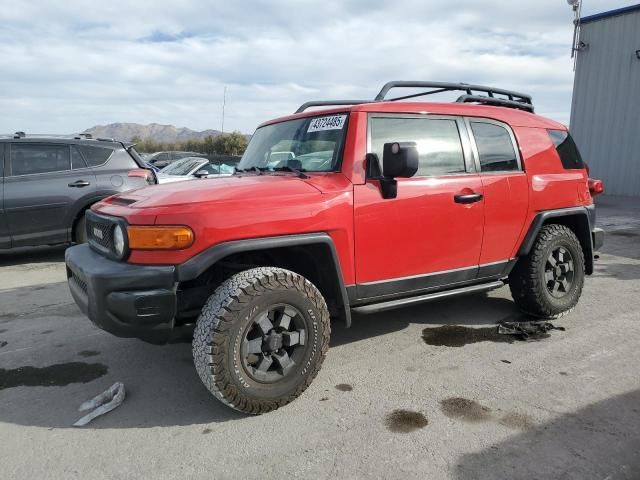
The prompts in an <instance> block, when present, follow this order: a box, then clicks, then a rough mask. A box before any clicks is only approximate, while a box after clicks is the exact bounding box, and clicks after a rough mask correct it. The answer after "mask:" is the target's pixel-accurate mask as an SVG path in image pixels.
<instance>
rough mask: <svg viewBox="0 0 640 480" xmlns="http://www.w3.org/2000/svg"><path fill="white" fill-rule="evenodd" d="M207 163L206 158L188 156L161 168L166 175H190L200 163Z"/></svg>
mask: <svg viewBox="0 0 640 480" xmlns="http://www.w3.org/2000/svg"><path fill="white" fill-rule="evenodd" d="M202 163H207V161H206V160H205V159H202V158H194V157H187V158H182V159H180V160H178V161H177V162H173V163H172V164H171V165H168V166H166V167H164V168H163V169H162V170H160V172H161V173H163V174H165V175H188V174H189V173H190V172H191V170H193V169H194V168H196V167H197V166H198V165H199V164H202Z"/></svg>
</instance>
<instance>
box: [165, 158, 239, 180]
mask: <svg viewBox="0 0 640 480" xmlns="http://www.w3.org/2000/svg"><path fill="white" fill-rule="evenodd" d="M233 171H234V170H233V166H231V165H227V164H225V163H221V164H216V163H211V162H210V161H209V160H207V159H206V158H203V157H185V158H181V159H180V160H177V161H175V162H173V163H172V164H171V165H167V166H166V167H164V168H163V169H162V170H160V171H159V172H158V173H157V174H156V176H157V177H158V183H171V182H181V181H184V180H193V179H195V178H209V177H219V176H226V175H232V174H233Z"/></svg>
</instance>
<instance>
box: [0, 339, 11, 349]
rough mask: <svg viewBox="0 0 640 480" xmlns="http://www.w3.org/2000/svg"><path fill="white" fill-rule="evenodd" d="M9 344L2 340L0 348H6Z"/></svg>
mask: <svg viewBox="0 0 640 480" xmlns="http://www.w3.org/2000/svg"><path fill="white" fill-rule="evenodd" d="M8 344H9V342H5V341H4V340H2V341H0V348H2V347H6V346H7V345H8Z"/></svg>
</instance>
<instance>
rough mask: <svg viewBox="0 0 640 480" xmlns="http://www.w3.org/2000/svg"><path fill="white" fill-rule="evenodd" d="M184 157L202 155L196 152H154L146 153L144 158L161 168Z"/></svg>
mask: <svg viewBox="0 0 640 480" xmlns="http://www.w3.org/2000/svg"><path fill="white" fill-rule="evenodd" d="M185 157H204V155H203V154H202V153H197V152H178V151H170V152H156V153H150V154H147V155H146V156H145V159H144V160H145V162H147V163H150V164H151V165H153V166H154V167H156V168H158V169H163V168H164V167H166V166H167V165H170V164H172V163H173V162H175V161H177V160H180V159H181V158H185Z"/></svg>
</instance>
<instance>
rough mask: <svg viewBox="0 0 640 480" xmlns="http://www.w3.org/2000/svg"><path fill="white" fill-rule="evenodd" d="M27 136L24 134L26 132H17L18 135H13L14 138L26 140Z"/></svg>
mask: <svg viewBox="0 0 640 480" xmlns="http://www.w3.org/2000/svg"><path fill="white" fill-rule="evenodd" d="M26 136H27V134H26V133H24V132H16V133H14V134H13V138H24V137H26Z"/></svg>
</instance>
